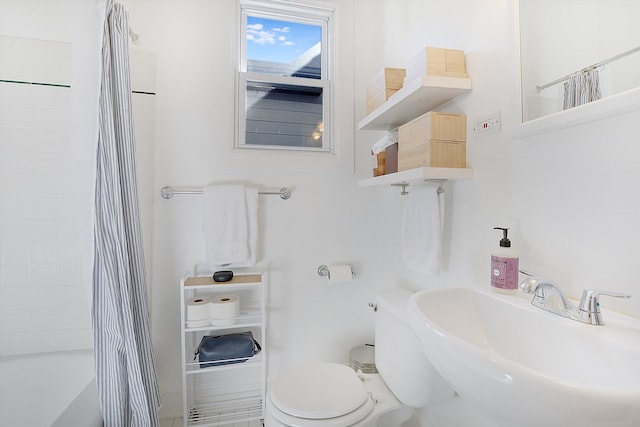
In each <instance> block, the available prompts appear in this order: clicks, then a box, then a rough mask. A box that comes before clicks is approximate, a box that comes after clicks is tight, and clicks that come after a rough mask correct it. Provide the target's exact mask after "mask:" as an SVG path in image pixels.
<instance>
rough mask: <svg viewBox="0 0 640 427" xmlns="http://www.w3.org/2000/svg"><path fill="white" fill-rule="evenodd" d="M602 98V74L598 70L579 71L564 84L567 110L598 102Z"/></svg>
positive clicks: (565, 107)
mask: <svg viewBox="0 0 640 427" xmlns="http://www.w3.org/2000/svg"><path fill="white" fill-rule="evenodd" d="M601 97H602V95H601V93H600V72H599V71H598V69H597V68H596V69H592V70H585V71H578V72H577V73H575V74H572V75H571V76H569V78H568V79H567V81H566V82H565V84H564V109H565V110H567V109H569V108H573V107H577V106H578V105H582V104H587V103H589V102H591V101H596V100H598V99H600V98H601Z"/></svg>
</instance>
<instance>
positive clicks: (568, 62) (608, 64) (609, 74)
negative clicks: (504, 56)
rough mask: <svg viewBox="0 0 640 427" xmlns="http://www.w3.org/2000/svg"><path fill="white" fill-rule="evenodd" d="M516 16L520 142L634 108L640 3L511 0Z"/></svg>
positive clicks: (638, 87)
mask: <svg viewBox="0 0 640 427" xmlns="http://www.w3.org/2000/svg"><path fill="white" fill-rule="evenodd" d="M517 15H518V16H517V18H518V20H519V22H518V23H519V35H520V40H519V42H520V43H519V48H520V88H519V95H520V96H519V97H520V106H521V108H522V110H521V111H522V114H521V115H520V125H521V126H520V132H518V133H519V134H520V136H526V134H534V133H539V132H541V131H546V130H551V129H556V128H560V127H566V126H571V125H574V124H578V123H580V122H585V121H588V120H594V119H596V118H601V117H605V116H606V115H612V114H616V113H619V112H621V111H624V110H627V111H628V110H630V109H634V108H638V107H640V72H638V70H640V28H639V27H638V26H637V22H638V20H639V19H640V1H637V0H518V13H517ZM594 65H598V66H596V67H594ZM593 70H596V71H593Z"/></svg>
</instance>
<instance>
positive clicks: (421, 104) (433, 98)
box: [358, 74, 473, 187]
mask: <svg viewBox="0 0 640 427" xmlns="http://www.w3.org/2000/svg"><path fill="white" fill-rule="evenodd" d="M470 90H471V79H468V78H460V77H443V76H430V75H427V74H424V75H423V76H422V77H421V78H418V79H416V80H414V81H413V82H410V83H409V84H406V85H405V86H404V87H403V88H402V89H400V90H399V91H398V92H396V93H395V94H393V95H391V97H390V98H389V99H388V100H387V102H385V103H384V104H382V105H381V106H380V107H378V108H376V109H375V110H374V111H373V112H372V113H371V114H369V115H368V116H367V117H365V118H364V119H362V120H361V121H360V122H359V123H358V129H360V130H393V129H396V128H398V126H401V125H403V124H405V123H408V122H410V121H411V120H413V119H415V118H416V117H419V116H421V115H422V114H425V113H427V112H429V111H432V110H433V109H435V108H437V107H439V106H440V105H442V104H444V103H446V102H448V101H451V100H452V99H454V98H456V97H458V96H460V95H462V94H463V93H466V92H468V91H470ZM450 179H454V180H459V179H473V170H472V169H470V168H433V167H424V168H417V169H411V170H407V171H400V172H396V173H391V174H388V175H382V176H377V177H373V178H367V179H362V180H360V181H359V182H358V185H359V186H360V187H370V186H377V185H392V184H393V185H402V184H407V183H410V182H417V181H425V180H437V181H444V180H450Z"/></svg>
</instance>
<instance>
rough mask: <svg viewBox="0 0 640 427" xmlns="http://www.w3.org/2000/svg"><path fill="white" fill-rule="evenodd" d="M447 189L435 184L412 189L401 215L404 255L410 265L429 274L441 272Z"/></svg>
mask: <svg viewBox="0 0 640 427" xmlns="http://www.w3.org/2000/svg"><path fill="white" fill-rule="evenodd" d="M443 220H444V193H440V194H439V193H438V189H437V188H435V187H422V188H415V189H413V190H411V192H410V193H409V196H408V197H407V200H406V201H405V203H404V209H403V215H402V231H401V237H402V255H403V258H404V263H405V265H406V266H407V268H409V269H411V270H413V271H416V272H418V273H422V274H425V275H428V276H434V275H437V274H438V273H439V272H440V247H441V240H442V224H443V222H444V221H443Z"/></svg>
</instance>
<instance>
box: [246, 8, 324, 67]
mask: <svg viewBox="0 0 640 427" xmlns="http://www.w3.org/2000/svg"><path fill="white" fill-rule="evenodd" d="M321 39H322V28H321V27H320V26H318V25H309V24H300V23H297V22H289V21H282V20H275V19H266V18H259V17H255V16H247V59H248V60H258V61H273V62H279V63H284V64H290V63H291V62H293V61H295V60H296V58H298V57H299V56H300V55H302V54H303V53H305V52H306V51H307V50H309V49H310V48H311V47H313V46H314V45H316V44H318V43H319V42H320V41H321Z"/></svg>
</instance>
